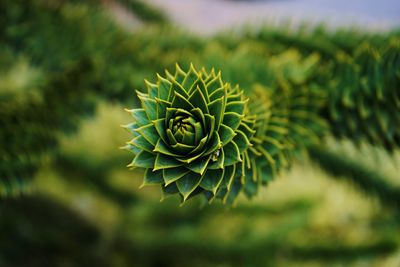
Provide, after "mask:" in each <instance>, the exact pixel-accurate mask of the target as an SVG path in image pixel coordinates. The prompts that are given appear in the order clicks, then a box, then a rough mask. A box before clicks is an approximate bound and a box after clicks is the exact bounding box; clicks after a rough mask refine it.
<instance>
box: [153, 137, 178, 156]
mask: <svg viewBox="0 0 400 267" xmlns="http://www.w3.org/2000/svg"><path fill="white" fill-rule="evenodd" d="M154 152H159V153H161V154H164V155H166V156H170V157H181V155H179V154H177V153H174V152H173V151H171V149H170V148H169V147H168V146H167V145H166V144H165V143H164V142H163V141H162V140H161V139H159V140H158V142H157V144H156V146H155V148H154Z"/></svg>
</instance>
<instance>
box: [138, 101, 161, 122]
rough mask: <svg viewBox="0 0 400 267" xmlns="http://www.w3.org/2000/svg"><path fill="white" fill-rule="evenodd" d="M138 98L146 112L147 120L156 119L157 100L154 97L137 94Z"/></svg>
mask: <svg viewBox="0 0 400 267" xmlns="http://www.w3.org/2000/svg"><path fill="white" fill-rule="evenodd" d="M138 97H139V99H140V102H141V103H142V107H143V109H144V111H145V112H146V114H147V118H149V120H151V121H152V120H155V119H157V102H156V101H155V100H154V99H150V98H148V97H144V96H140V95H139V96H138Z"/></svg>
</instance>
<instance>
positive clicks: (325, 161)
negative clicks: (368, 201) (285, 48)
mask: <svg viewBox="0 0 400 267" xmlns="http://www.w3.org/2000/svg"><path fill="white" fill-rule="evenodd" d="M308 151H309V155H310V157H311V159H312V160H313V161H314V162H315V163H317V164H318V165H319V166H320V167H321V168H322V169H323V170H324V171H326V172H327V173H329V174H331V176H330V177H333V178H335V179H344V180H347V181H351V182H352V183H353V184H354V185H355V186H357V187H358V188H359V189H361V190H362V191H364V192H365V193H367V194H369V195H375V196H376V197H378V199H379V200H380V201H381V202H382V204H385V205H388V206H390V207H392V208H395V209H396V210H399V211H400V188H396V187H394V186H393V185H390V184H389V183H388V182H386V181H387V179H385V178H384V177H383V176H382V175H381V174H379V173H378V172H376V171H374V170H373V169H371V167H369V166H364V165H362V164H360V163H358V162H357V161H355V160H353V159H351V158H349V157H347V156H346V155H343V154H337V153H335V152H332V151H329V149H328V148H327V147H311V148H309V150H308Z"/></svg>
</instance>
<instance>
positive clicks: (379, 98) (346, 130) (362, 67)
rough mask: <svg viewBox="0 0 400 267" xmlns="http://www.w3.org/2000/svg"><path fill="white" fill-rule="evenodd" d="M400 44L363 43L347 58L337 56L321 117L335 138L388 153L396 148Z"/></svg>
mask: <svg viewBox="0 0 400 267" xmlns="http://www.w3.org/2000/svg"><path fill="white" fill-rule="evenodd" d="M399 41H400V40H399V39H398V38H393V39H392V40H390V41H389V42H388V44H385V45H383V46H380V47H374V46H372V45H370V44H368V43H363V44H361V45H360V46H359V47H357V49H356V50H355V51H354V57H353V58H351V57H349V56H347V55H345V54H338V56H337V63H336V65H335V66H334V67H333V69H334V73H337V77H340V79H337V78H336V79H332V80H331V81H330V82H329V83H328V87H329V89H330V90H329V92H330V94H329V103H328V106H327V107H326V110H325V113H326V115H327V116H328V120H329V121H330V123H331V125H332V131H333V134H334V135H335V136H337V137H341V138H343V137H347V138H351V140H353V141H354V142H356V143H358V144H359V143H360V142H362V141H367V142H369V143H371V144H376V145H379V146H383V147H385V148H386V149H387V150H389V151H392V150H394V149H395V148H396V147H399V146H400V128H399V127H398V125H400V112H399V111H400V86H399V84H400V72H399V69H400V42H399Z"/></svg>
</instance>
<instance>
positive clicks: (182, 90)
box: [125, 65, 255, 201]
mask: <svg viewBox="0 0 400 267" xmlns="http://www.w3.org/2000/svg"><path fill="white" fill-rule="evenodd" d="M145 83H146V86H147V92H146V93H142V92H137V95H138V97H139V99H140V102H141V108H138V109H132V110H128V112H129V113H130V114H131V115H132V117H133V118H134V122H133V123H131V124H128V125H125V128H127V129H128V130H129V131H130V132H131V133H132V135H133V136H134V138H133V139H132V140H131V141H130V142H129V143H128V144H127V146H126V147H125V148H126V149H128V150H129V151H131V152H132V153H133V154H134V155H135V157H134V159H133V161H132V163H131V164H130V165H129V166H130V167H139V168H144V169H145V175H144V182H143V186H144V185H152V184H159V185H161V186H162V189H163V192H164V195H165V196H168V195H171V194H179V195H180V196H181V197H182V200H183V201H185V200H187V199H188V198H189V197H191V196H194V195H197V194H204V195H216V193H217V191H218V189H219V188H220V187H221V184H222V183H223V182H224V181H225V182H226V181H228V182H229V181H231V180H232V178H233V176H234V173H235V165H236V164H237V163H239V162H243V161H244V160H245V159H244V158H245V153H246V151H247V149H248V147H250V146H251V144H250V140H251V138H252V136H253V134H254V133H255V131H254V130H253V127H254V123H255V120H254V118H252V117H251V116H249V114H247V110H248V109H247V100H246V99H245V98H244V96H243V93H242V91H241V90H240V89H239V87H238V86H236V87H234V88H232V87H231V85H230V84H229V83H224V82H223V81H222V78H221V73H220V72H218V73H215V71H214V70H212V71H211V72H209V73H208V72H207V71H206V70H205V69H201V70H197V69H195V67H194V66H193V65H191V66H190V68H189V70H188V71H187V72H185V71H183V70H182V69H181V68H180V67H179V66H178V65H176V71H175V74H174V75H172V74H170V73H169V72H168V71H166V76H165V77H161V76H160V75H158V77H157V82H156V83H151V82H148V81H146V82H145Z"/></svg>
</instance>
